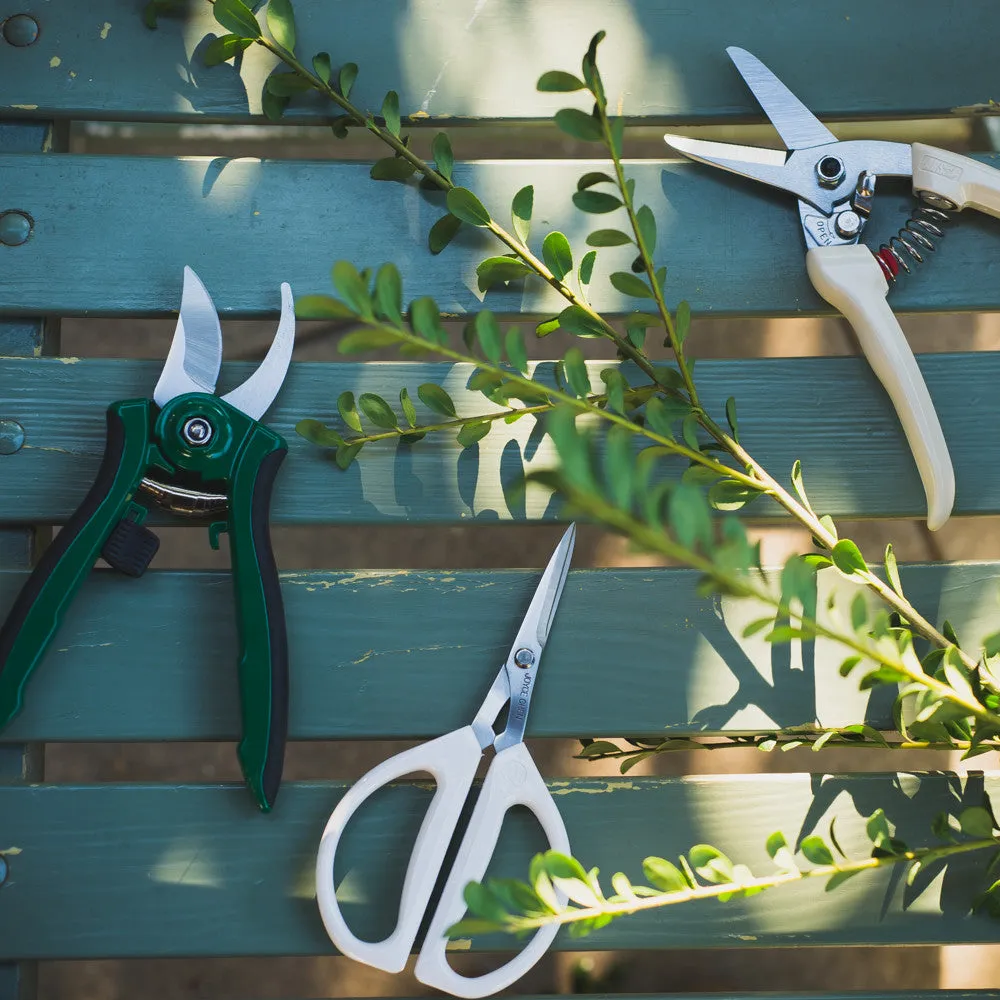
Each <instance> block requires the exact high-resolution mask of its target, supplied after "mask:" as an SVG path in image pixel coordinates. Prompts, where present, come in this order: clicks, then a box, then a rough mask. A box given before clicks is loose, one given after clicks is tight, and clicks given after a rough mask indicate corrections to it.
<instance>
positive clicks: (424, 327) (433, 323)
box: [410, 295, 448, 344]
mask: <svg viewBox="0 0 1000 1000" xmlns="http://www.w3.org/2000/svg"><path fill="white" fill-rule="evenodd" d="M410 325H411V326H412V327H413V329H414V331H415V332H416V333H418V334H419V335H420V336H421V337H423V338H424V340H429V341H430V342H431V343H432V344H442V343H444V342H445V341H446V340H447V339H448V338H447V334H446V333H445V332H444V329H443V327H442V326H441V314H440V313H439V312H438V307H437V303H436V302H435V301H434V300H433V299H432V298H431V297H430V296H429V295H423V296H421V297H420V298H419V299H414V300H413V301H412V302H411V303H410Z"/></svg>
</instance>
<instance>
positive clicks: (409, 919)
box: [316, 726, 485, 972]
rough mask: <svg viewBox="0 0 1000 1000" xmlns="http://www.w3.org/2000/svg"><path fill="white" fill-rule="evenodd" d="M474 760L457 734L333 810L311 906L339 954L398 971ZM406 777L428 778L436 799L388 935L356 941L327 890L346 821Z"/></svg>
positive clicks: (390, 769)
mask: <svg viewBox="0 0 1000 1000" xmlns="http://www.w3.org/2000/svg"><path fill="white" fill-rule="evenodd" d="M481 758H482V750H481V749H480V746H479V740H477V739H476V734H475V733H474V732H473V731H472V726H465V727H464V728H462V729H456V730H455V731H454V732H453V733H448V734H447V735H445V736H441V737H438V739H436V740H431V741H430V742H429V743H424V744H421V745H420V746H417V747H413V748H412V749H411V750H406V751H404V752H403V753H401V754H397V755H396V756H395V757H390V758H389V759H388V760H386V761H383V762H382V763H381V764H379V765H378V766H377V767H375V768H372V770H371V771H369V772H368V773H367V774H366V775H365V776H364V777H363V778H362V779H361V780H360V781H359V782H357V784H355V785H354V786H352V787H351V788H350V790H349V791H348V792H347V793H346V794H345V795H344V797H343V798H342V799H341V800H340V802H338V803H337V807H336V808H335V809H334V810H333V814H332V815H331V816H330V819H329V821H328V822H327V824H326V829H325V830H324V831H323V837H322V839H321V840H320V845H319V853H318V854H317V856H316V901H317V903H318V904H319V912H320V915H321V916H322V918H323V924H324V926H325V927H326V932H327V934H329V935H330V940H331V941H333V943H334V944H335V945H336V946H337V948H338V949H339V950H340V951H341V952H342V953H343V954H345V955H347V956H349V957H350V958H353V959H356V960H357V961H359V962H364V963H365V964H366V965H371V966H374V967H375V968H376V969H382V970H384V971H385V972H401V971H402V970H403V966H404V965H406V960H407V958H409V955H410V951H411V949H412V948H413V942H414V939H415V938H416V936H417V930H418V929H419V927H420V922H421V920H423V917H424V912H425V911H426V909H427V900H428V899H429V898H430V895H431V892H432V890H433V889H434V883H435V882H436V881H437V877H438V873H439V872H440V871H441V864H442V862H443V861H444V855H445V851H446V850H447V849H448V844H449V842H450V840H451V838H452V835H453V834H454V832H455V827H456V826H457V825H458V818H459V815H460V814H461V812H462V807H463V806H464V805H465V800H466V798H467V797H468V794H469V789H470V788H471V787H472V779H473V778H474V777H475V774H476V768H477V767H478V766H479V761H480V759H481ZM414 771H429V772H430V773H431V775H433V777H434V780H435V781H436V782H437V791H436V792H435V793H434V798H433V799H432V800H431V804H430V807H429V808H428V810H427V814H426V815H425V816H424V821H423V823H421V824H420V832H419V833H418V834H417V840H416V843H415V844H414V846H413V853H412V854H411V855H410V863H409V865H408V866H407V869H406V877H405V878H404V880H403V893H402V896H401V897H400V901H399V916H398V919H397V921H396V929H395V930H394V931H393V932H392V934H390V935H389V936H388V937H387V938H385V939H384V940H382V941H362V940H361V939H360V938H357V937H355V936H354V934H352V933H351V931H350V929H349V928H348V926H347V923H346V922H345V921H344V917H343V914H342V913H341V912H340V904H339V902H338V901H337V896H336V892H335V889H334V885H333V861H334V855H335V854H336V851H337V845H338V844H339V843H340V836H341V834H342V833H343V832H344V827H345V826H346V825H347V822H348V820H350V818H351V817H352V816H353V815H354V813H355V812H356V811H357V810H358V808H359V807H360V806H361V804H362V803H363V802H364V801H365V800H366V799H367V798H369V797H370V796H371V795H373V794H374V793H375V792H377V791H378V790H379V789H380V788H381V787H382V786H383V785H387V784H388V783H389V782H390V781H395V780H396V779H397V778H401V777H403V775H406V774H412V773H413V772H414ZM484 868H485V865H484ZM456 919H457V918H456Z"/></svg>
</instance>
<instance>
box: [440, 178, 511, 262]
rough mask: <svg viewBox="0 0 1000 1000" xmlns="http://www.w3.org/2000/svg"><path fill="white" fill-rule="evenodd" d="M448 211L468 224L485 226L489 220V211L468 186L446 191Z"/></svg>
mask: <svg viewBox="0 0 1000 1000" xmlns="http://www.w3.org/2000/svg"><path fill="white" fill-rule="evenodd" d="M448 211H449V212H451V214H452V215H457V216H458V217H459V218H460V219H461V220H462V221H463V222H467V223H469V225H470V226H486V225H489V222H490V213H489V212H487V211H486V208H485V206H484V205H483V203H482V202H481V201H480V200H479V199H478V198H477V197H476V196H475V195H474V194H473V193H472V192H471V191H470V190H469V189H468V188H463V187H454V188H452V189H451V190H450V191H449V192H448ZM518 263H520V262H518Z"/></svg>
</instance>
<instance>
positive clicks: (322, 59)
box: [313, 52, 332, 83]
mask: <svg viewBox="0 0 1000 1000" xmlns="http://www.w3.org/2000/svg"><path fill="white" fill-rule="evenodd" d="M313 72H314V73H315V74H316V75H317V76H318V77H319V78H320V79H321V80H322V81H323V82H324V83H329V82H330V76H331V74H332V69H331V66H330V53H329V52H317V53H316V55H314V56H313Z"/></svg>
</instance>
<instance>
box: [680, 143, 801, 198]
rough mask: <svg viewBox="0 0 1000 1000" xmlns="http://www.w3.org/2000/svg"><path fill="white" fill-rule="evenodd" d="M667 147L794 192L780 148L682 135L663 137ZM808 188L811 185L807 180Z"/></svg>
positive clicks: (783, 153)
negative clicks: (740, 144)
mask: <svg viewBox="0 0 1000 1000" xmlns="http://www.w3.org/2000/svg"><path fill="white" fill-rule="evenodd" d="M663 139H664V141H665V142H666V143H667V145H669V146H673V148H674V149H676V150H677V152H679V153H683V154H684V155H685V156H687V157H688V158H690V159H692V160H697V161H698V162H699V163H707V164H709V166H713V167H721V168H722V169H723V170H728V171H729V172H730V173H733V174H739V175H740V176H741V177H749V178H750V179H751V180H755V181H760V182H761V183H763V184H770V185H771V186H772V187H776V188H781V189H782V190H783V191H792V192H795V191H796V189H795V187H794V186H793V184H794V180H795V179H794V178H793V176H792V174H791V172H790V171H789V170H788V167H787V160H788V154H787V153H786V152H784V151H783V150H781V149H760V148H759V147H757V146H737V145H734V144H733V143H731V142H712V141H710V140H708V139H691V138H688V136H686V135H670V134H667V135H665V136H664V137H663ZM810 185H811V186H815V182H814V181H812V180H811V179H810Z"/></svg>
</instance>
